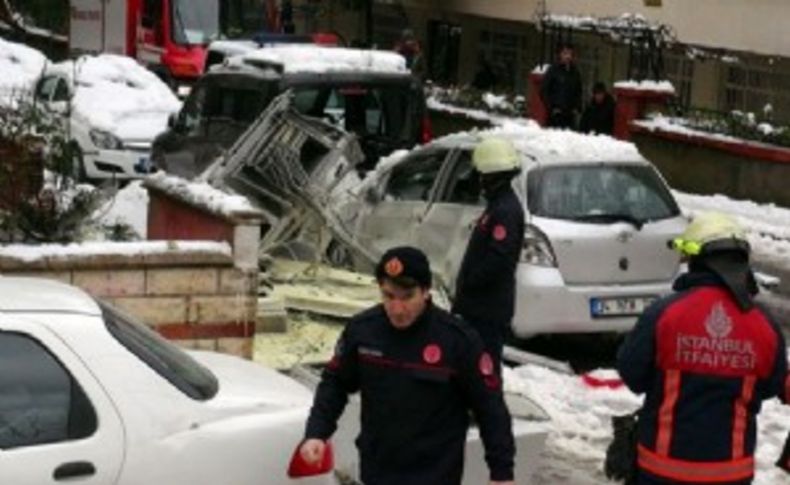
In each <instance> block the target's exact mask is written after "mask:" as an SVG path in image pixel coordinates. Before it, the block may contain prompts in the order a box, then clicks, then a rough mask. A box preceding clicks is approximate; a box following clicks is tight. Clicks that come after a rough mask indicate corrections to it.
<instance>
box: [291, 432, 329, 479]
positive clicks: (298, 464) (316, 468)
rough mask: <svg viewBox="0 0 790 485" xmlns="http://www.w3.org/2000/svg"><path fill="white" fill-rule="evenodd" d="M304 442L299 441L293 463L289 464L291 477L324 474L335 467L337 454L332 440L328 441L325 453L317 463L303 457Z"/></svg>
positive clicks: (292, 458)
mask: <svg viewBox="0 0 790 485" xmlns="http://www.w3.org/2000/svg"><path fill="white" fill-rule="evenodd" d="M302 444H304V442H302V443H299V445H298V446H297V447H296V450H294V454H293V456H292V457H291V464H290V465H288V477H289V478H303V477H313V476H316V475H323V474H325V473H329V472H331V471H332V470H333V469H334V468H335V456H334V453H333V452H332V444H331V443H330V442H328V441H327V442H326V446H325V447H324V455H323V456H322V457H321V459H320V460H318V461H317V462H316V463H307V462H306V461H305V459H304V458H303V457H302Z"/></svg>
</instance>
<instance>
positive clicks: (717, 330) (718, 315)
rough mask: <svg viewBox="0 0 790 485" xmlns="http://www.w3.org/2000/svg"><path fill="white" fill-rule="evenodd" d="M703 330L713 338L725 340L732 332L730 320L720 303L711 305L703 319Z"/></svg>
mask: <svg viewBox="0 0 790 485" xmlns="http://www.w3.org/2000/svg"><path fill="white" fill-rule="evenodd" d="M705 329H706V330H707V331H708V334H709V335H710V336H711V337H713V338H726V337H727V336H728V335H729V334H730V332H732V319H731V318H730V316H729V315H727V310H725V309H724V304H723V303H722V302H718V303H716V304H715V305H713V308H712V309H711V311H710V313H709V314H708V317H707V318H706V319H705Z"/></svg>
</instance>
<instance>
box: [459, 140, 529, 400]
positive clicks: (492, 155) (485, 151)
mask: <svg viewBox="0 0 790 485" xmlns="http://www.w3.org/2000/svg"><path fill="white" fill-rule="evenodd" d="M472 165H473V166H474V168H475V170H476V171H477V172H478V174H479V179H480V187H481V189H482V193H483V196H484V197H485V199H486V202H487V204H486V208H485V210H484V211H483V214H482V215H481V216H480V218H479V219H478V220H477V224H476V225H475V227H474V230H473V231H472V234H471V236H470V237H469V243H468V245H467V247H466V253H465V254H464V259H463V261H462V262H461V268H460V270H459V273H458V278H457V279H456V287H455V288H456V292H455V299H454V301H453V313H455V314H457V315H460V316H462V317H463V318H464V320H466V321H467V322H469V323H470V324H472V326H473V327H475V329H476V330H477V332H478V333H479V334H480V336H481V337H482V339H483V343H484V345H485V347H486V351H487V353H488V356H489V359H488V360H487V361H486V362H485V363H481V365H483V364H487V362H489V361H490V362H492V363H493V367H494V369H495V370H496V376H495V377H496V379H500V378H501V370H502V348H503V345H504V338H505V334H506V330H507V327H508V326H509V325H510V321H511V320H512V318H513V313H514V311H515V303H516V296H515V295H516V292H515V288H516V278H515V272H516V265H517V264H518V261H519V255H520V253H521V247H522V245H523V242H524V208H523V206H522V203H521V201H520V200H519V198H518V197H517V196H516V194H515V192H514V191H513V187H512V181H513V178H514V177H516V176H517V175H518V174H519V172H520V171H521V158H520V156H519V154H518V152H517V150H516V148H515V147H514V146H513V143H512V142H511V141H510V140H508V139H507V138H503V137H494V136H492V137H486V138H484V139H483V140H481V141H480V142H479V143H478V145H477V146H476V147H475V150H474V152H473V153H472ZM490 385H492V386H497V387H498V386H499V382H493V381H492V382H491V383H490Z"/></svg>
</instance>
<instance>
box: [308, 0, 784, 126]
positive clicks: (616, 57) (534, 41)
mask: <svg viewBox="0 0 790 485" xmlns="http://www.w3.org/2000/svg"><path fill="white" fill-rule="evenodd" d="M370 1H371V2H372V4H369V5H367V7H366V4H367V2H366V0H329V1H320V2H319V1H316V0H302V1H301V2H296V4H295V5H296V7H295V17H296V21H297V25H300V24H301V25H302V26H304V27H305V28H313V29H316V28H320V29H328V30H334V31H337V32H340V33H341V34H342V35H343V36H344V37H345V38H346V41H347V42H348V43H354V44H359V45H365V44H366V43H372V44H373V45H375V46H376V47H378V48H391V47H392V46H393V45H394V44H395V42H397V40H398V39H399V37H400V35H401V32H402V31H403V30H404V29H407V28H408V29H411V30H412V31H413V32H414V33H415V35H416V37H417V38H418V39H419V40H420V41H421V44H422V46H423V52H424V55H425V60H426V63H427V67H428V77H429V78H430V79H432V80H434V81H435V82H437V83H440V84H454V85H464V84H471V83H472V82H473V81H474V80H475V77H476V75H478V74H479V73H480V72H481V71H482V70H486V69H490V70H491V71H493V74H494V78H495V80H496V83H495V86H494V87H493V90H494V91H499V92H508V91H509V92H515V93H524V94H526V89H527V84H528V83H527V78H528V75H529V73H530V72H531V71H532V70H533V69H535V68H536V67H537V66H539V65H540V64H542V63H545V62H550V61H551V59H552V57H553V54H552V52H553V49H552V47H553V46H554V45H555V44H556V43H557V42H558V40H560V39H562V40H570V41H571V42H572V43H573V44H574V46H575V48H576V56H577V62H578V64H579V67H580V69H581V71H582V75H583V79H584V83H585V89H586V90H587V91H589V89H590V88H591V86H592V84H593V83H594V82H595V81H602V82H604V83H605V84H607V85H609V86H611V85H612V84H613V83H614V82H617V81H621V80H626V79H629V78H633V77H634V74H633V73H634V72H635V71H634V68H633V67H634V65H635V64H638V63H641V62H645V60H646V59H645V58H644V56H645V55H648V56H649V57H651V58H652V61H655V59H656V53H657V52H658V49H648V50H650V51H651V52H649V53H648V54H645V53H641V54H640V53H636V54H635V53H634V52H633V49H632V48H630V47H628V46H627V45H625V43H623V42H622V39H615V38H613V36H611V35H608V34H606V33H602V32H600V30H601V29H598V28H593V29H590V28H583V27H581V28H580V27H579V25H582V24H584V23H585V22H583V21H585V20H586V23H587V25H588V27H589V24H590V22H592V23H593V24H594V23H596V22H598V21H601V20H602V19H610V20H611V19H616V18H619V17H621V16H622V15H623V13H624V12H628V13H629V14H632V18H635V19H644V21H645V22H646V23H647V24H649V25H653V26H662V28H663V29H664V30H665V33H666V34H667V35H669V36H670V37H671V38H672V39H673V40H674V42H673V43H672V44H671V46H666V47H664V48H663V49H661V50H660V52H661V55H660V59H659V61H660V64H661V67H662V72H663V77H664V78H667V79H669V80H670V81H672V82H673V84H674V86H675V88H676V90H677V103H678V104H679V105H680V106H682V107H696V108H703V109H709V110H715V111H720V112H729V111H732V110H741V111H746V112H754V113H756V114H758V117H765V118H768V119H775V120H776V121H782V122H788V121H790V57H788V56H790V31H788V30H787V29H785V28H784V27H783V22H781V21H778V20H777V19H782V18H784V17H786V16H787V15H788V14H790V3H788V2H787V1H786V0H761V1H760V2H742V1H740V0H697V1H695V2H693V5H691V4H689V2H688V1H687V0H596V1H595V2H578V1H577V0H491V1H481V0H445V1H443V2H435V1H420V0H370ZM311 9H312V10H311ZM311 11H312V12H318V14H317V15H313V16H311V15H312V14H311ZM544 15H551V18H553V19H560V20H561V21H560V22H558V24H559V25H560V27H558V26H557V25H554V28H553V29H552V30H550V31H549V32H547V29H545V28H540V26H541V24H540V19H541V18H544V17H543V16H544ZM563 19H564V20H563ZM590 19H592V20H590ZM555 24H556V23H555ZM371 26H372V28H371ZM368 32H370V33H371V35H368ZM367 37H370V38H367ZM640 56H641V57H640Z"/></svg>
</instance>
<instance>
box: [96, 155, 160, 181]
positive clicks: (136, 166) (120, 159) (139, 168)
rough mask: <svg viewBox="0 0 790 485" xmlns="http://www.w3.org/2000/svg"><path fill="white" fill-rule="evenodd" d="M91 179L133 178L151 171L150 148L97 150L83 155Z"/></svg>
mask: <svg viewBox="0 0 790 485" xmlns="http://www.w3.org/2000/svg"><path fill="white" fill-rule="evenodd" d="M83 161H84V163H85V175H86V176H87V177H88V178H89V179H113V178H115V179H133V178H140V177H144V176H146V175H148V174H149V173H151V167H152V164H151V154H150V149H143V148H141V149H137V148H134V149H124V150H97V151H94V152H88V153H85V154H84V155H83Z"/></svg>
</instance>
